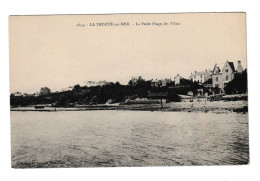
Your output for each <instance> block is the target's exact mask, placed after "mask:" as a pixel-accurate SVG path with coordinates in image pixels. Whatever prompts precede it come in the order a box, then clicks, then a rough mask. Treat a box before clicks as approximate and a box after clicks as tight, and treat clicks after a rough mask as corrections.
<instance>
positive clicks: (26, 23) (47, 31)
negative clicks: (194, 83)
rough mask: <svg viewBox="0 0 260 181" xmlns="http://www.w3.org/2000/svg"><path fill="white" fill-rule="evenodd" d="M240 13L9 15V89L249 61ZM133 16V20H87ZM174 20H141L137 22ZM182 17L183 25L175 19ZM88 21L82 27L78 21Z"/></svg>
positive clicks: (119, 78)
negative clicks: (124, 23) (124, 24)
mask: <svg viewBox="0 0 260 181" xmlns="http://www.w3.org/2000/svg"><path fill="white" fill-rule="evenodd" d="M245 18H246V17H245V14H243V13H190V14H152V15H151V14H150V15H148V14H132V15H130V14H121V15H96V16H94V15H73V16H11V17H9V41H10V43H9V44H10V91H11V92H15V91H21V92H27V93H33V92H36V91H39V90H40V88H41V87H44V86H47V87H49V88H50V89H51V90H52V91H59V90H61V88H65V87H68V86H73V85H75V84H83V82H84V81H87V80H93V81H98V80H107V81H113V82H115V81H119V82H120V83H121V84H126V83H127V82H128V81H129V80H130V79H131V77H132V76H139V75H141V76H142V77H143V78H145V79H152V78H173V77H174V76H175V75H176V74H180V75H181V76H183V77H185V78H188V77H189V75H190V73H191V72H194V71H195V70H196V71H203V70H205V69H211V70H212V69H213V67H214V65H215V64H216V63H217V64H218V65H219V66H220V67H221V68H222V66H223V64H224V63H225V61H227V60H229V61H233V62H234V63H235V67H236V66H237V60H241V61H242V66H243V67H244V68H245V67H246V64H247V63H246V26H245ZM106 22H112V23H113V24H116V23H121V22H129V26H91V27H90V26H89V23H106ZM142 22H143V23H153V22H156V23H164V22H166V23H168V24H169V25H164V26H157V25H146V26H142V25H140V26H136V25H135V24H136V23H139V24H142ZM170 22H178V23H180V25H170ZM79 23H80V24H85V25H86V26H85V27H78V26H77V24H79Z"/></svg>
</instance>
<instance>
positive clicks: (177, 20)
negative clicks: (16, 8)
mask: <svg viewBox="0 0 260 181" xmlns="http://www.w3.org/2000/svg"><path fill="white" fill-rule="evenodd" d="M9 46H10V114H11V164H12V168H67V167H143V166H190V165H192V166H195V165H203V166H208V165H245V164H249V136H248V101H247V100H248V91H247V52H246V14H245V13H179V14H178V13H172V14H106V15H41V16H10V17H9Z"/></svg>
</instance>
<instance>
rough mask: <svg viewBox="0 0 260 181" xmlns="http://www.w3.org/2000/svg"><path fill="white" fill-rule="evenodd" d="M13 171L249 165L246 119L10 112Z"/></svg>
mask: <svg viewBox="0 0 260 181" xmlns="http://www.w3.org/2000/svg"><path fill="white" fill-rule="evenodd" d="M11 141H12V143H11V144H12V166H13V167H20V168H24V167H100V166H101V167H105V166H109V167H111V166H170V165H234V164H247V163H248V162H249V146H248V114H237V113H228V114H215V113H185V112H148V111H147V112H143V111H75V112H74V111H68V112H11Z"/></svg>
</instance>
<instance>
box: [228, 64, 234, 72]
mask: <svg viewBox="0 0 260 181" xmlns="http://www.w3.org/2000/svg"><path fill="white" fill-rule="evenodd" d="M227 63H228V64H229V66H230V67H231V69H232V71H233V72H235V67H234V63H233V62H228V61H227Z"/></svg>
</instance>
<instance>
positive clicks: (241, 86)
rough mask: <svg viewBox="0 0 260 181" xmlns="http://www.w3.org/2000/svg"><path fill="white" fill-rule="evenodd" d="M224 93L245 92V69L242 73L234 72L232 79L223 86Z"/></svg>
mask: <svg viewBox="0 0 260 181" xmlns="http://www.w3.org/2000/svg"><path fill="white" fill-rule="evenodd" d="M224 90H225V93H226V94H237V93H239V94H241V93H246V92H247V69H245V70H244V71H243V72H242V73H236V74H235V77H234V79H233V80H232V81H230V82H229V83H228V84H227V85H226V86H225V88H224Z"/></svg>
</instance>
